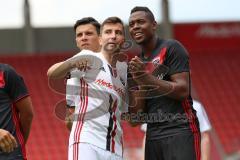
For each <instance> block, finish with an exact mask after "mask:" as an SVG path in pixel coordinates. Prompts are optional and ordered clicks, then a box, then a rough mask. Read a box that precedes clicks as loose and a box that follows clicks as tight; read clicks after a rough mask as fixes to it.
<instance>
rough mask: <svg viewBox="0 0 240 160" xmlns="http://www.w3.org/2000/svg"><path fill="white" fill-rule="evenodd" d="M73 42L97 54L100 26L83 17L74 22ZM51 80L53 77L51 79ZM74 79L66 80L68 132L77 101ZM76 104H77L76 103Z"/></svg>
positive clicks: (92, 19) (94, 21)
mask: <svg viewBox="0 0 240 160" xmlns="http://www.w3.org/2000/svg"><path fill="white" fill-rule="evenodd" d="M73 28H74V31H75V40H76V45H77V47H78V48H79V49H80V50H82V49H86V50H91V51H94V52H99V51H100V49H101V46H100V44H99V34H100V24H99V22H98V21H97V20H95V19H94V18H92V17H84V18H82V19H79V20H77V21H76V23H75V25H74V27H73ZM62 63H63V62H59V63H56V64H54V65H52V66H51V67H50V68H49V70H48V75H51V74H52V71H53V70H54V68H56V67H58V66H59V65H60V64H62ZM52 78H53V77H52ZM75 79H76V78H69V79H67V85H66V106H67V116H66V125H67V128H68V129H69V130H71V128H72V114H73V113H74V109H75V102H76V101H75V99H77V95H79V94H77V93H78V89H76V87H75V86H74V83H75ZM76 103H77V102H76Z"/></svg>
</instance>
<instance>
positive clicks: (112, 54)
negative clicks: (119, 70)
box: [102, 51, 115, 66]
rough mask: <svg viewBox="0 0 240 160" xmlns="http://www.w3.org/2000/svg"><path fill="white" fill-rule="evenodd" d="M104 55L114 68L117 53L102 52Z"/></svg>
mask: <svg viewBox="0 0 240 160" xmlns="http://www.w3.org/2000/svg"><path fill="white" fill-rule="evenodd" d="M102 54H103V56H104V58H105V59H106V60H107V62H108V63H109V64H110V65H111V66H114V65H115V64H113V63H114V62H113V58H112V57H113V56H114V54H115V53H110V52H106V51H102Z"/></svg>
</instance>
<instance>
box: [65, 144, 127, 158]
mask: <svg viewBox="0 0 240 160" xmlns="http://www.w3.org/2000/svg"><path fill="white" fill-rule="evenodd" d="M85 159H89V160H123V158H122V157H121V156H119V155H117V154H114V153H112V152H110V151H107V150H104V149H102V148H99V147H97V146H95V145H92V144H89V143H74V144H72V145H70V146H69V149H68V160H85Z"/></svg>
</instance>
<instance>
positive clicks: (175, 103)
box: [140, 39, 199, 139]
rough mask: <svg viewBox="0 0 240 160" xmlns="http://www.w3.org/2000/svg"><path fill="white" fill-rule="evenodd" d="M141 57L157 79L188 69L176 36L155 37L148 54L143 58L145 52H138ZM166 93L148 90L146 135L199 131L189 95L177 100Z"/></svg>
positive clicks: (184, 55)
mask: <svg viewBox="0 0 240 160" xmlns="http://www.w3.org/2000/svg"><path fill="white" fill-rule="evenodd" d="M140 58H141V59H142V60H143V61H144V62H146V66H147V67H146V68H147V70H148V71H149V72H151V73H152V74H153V75H154V76H156V77H157V78H158V79H162V80H166V81H170V77H171V75H174V74H176V73H181V72H190V68H189V57H188V53H187V51H186V49H185V48H184V47H183V46H182V45H181V44H180V43H179V42H178V41H176V40H160V39H158V41H157V45H156V48H155V50H154V52H153V53H151V56H150V57H148V58H145V57H144V53H141V55H140ZM189 78H190V77H189ZM149 85H151V84H149ZM189 87H190V84H189ZM153 88H154V87H153ZM169 92H171V90H169ZM167 94H168V93H165V94H162V95H159V94H157V92H156V93H154V89H153V90H152V91H149V92H148V94H147V99H146V113H147V118H146V117H145V120H146V121H147V123H148V128H147V139H159V138H163V137H168V136H173V135H177V134H185V133H189V132H199V127H198V120H197V118H196V112H195V110H194V109H193V107H192V98H191V95H189V97H188V98H186V99H184V100H182V101H180V100H176V99H173V98H171V97H168V96H167Z"/></svg>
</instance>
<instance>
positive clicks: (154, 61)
mask: <svg viewBox="0 0 240 160" xmlns="http://www.w3.org/2000/svg"><path fill="white" fill-rule="evenodd" d="M152 64H153V66H154V67H157V66H158V65H159V64H160V57H157V58H154V59H153V60H152Z"/></svg>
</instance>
